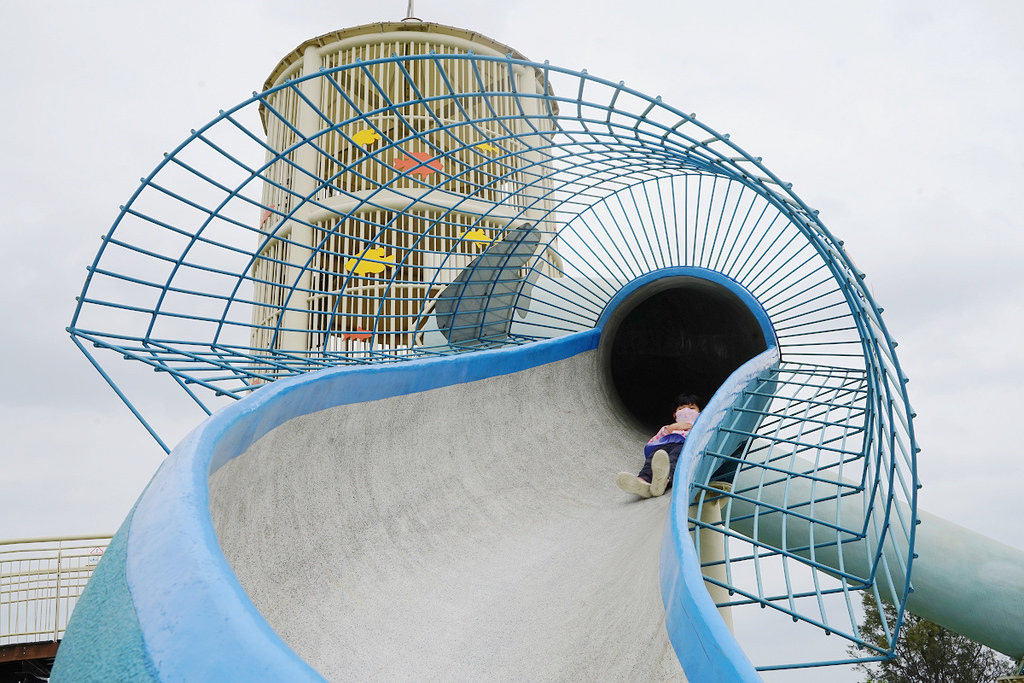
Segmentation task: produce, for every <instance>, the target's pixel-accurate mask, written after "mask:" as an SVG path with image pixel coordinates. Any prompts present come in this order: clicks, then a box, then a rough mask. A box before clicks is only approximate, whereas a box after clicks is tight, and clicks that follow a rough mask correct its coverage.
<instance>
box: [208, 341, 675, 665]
mask: <svg viewBox="0 0 1024 683" xmlns="http://www.w3.org/2000/svg"><path fill="white" fill-rule="evenodd" d="M646 437H647V435H645V434H643V433H641V432H639V431H637V430H636V429H635V428H634V427H632V426H631V425H629V424H627V423H626V422H625V421H624V420H623V419H621V418H620V417H619V416H618V414H617V413H616V411H615V409H614V408H613V407H612V405H611V403H610V401H609V399H608V397H607V395H606V390H605V388H604V385H603V383H602V382H601V380H600V377H599V372H598V367H597V361H596V352H594V351H590V352H586V353H583V354H580V355H578V356H575V357H572V358H569V359H567V360H563V361H559V362H556V363H551V364H548V365H543V366H540V367H537V368H533V369H530V370H525V371H522V372H518V373H515V374H511V375H503V376H498V377H494V378H490V379H485V380H480V381H476V382H471V383H467V384H458V385H454V386H450V387H444V388H440V389H433V390H430V391H425V392H421V393H415V394H408V395H403V396H397V397H394V398H388V399H383V400H378V401H371V402H366V403H359V404H354V405H345V406H338V407H335V408H331V409H328V410H323V411H320V412H317V413H313V414H311V415H307V416H304V417H299V418H295V419H293V420H291V421H289V422H287V423H285V424H283V425H281V426H280V427H278V428H277V429H275V430H273V431H272V432H270V433H268V434H267V435H266V436H264V437H263V438H262V439H260V440H259V441H258V442H257V443H256V444H255V445H253V446H252V447H251V448H250V449H249V450H248V451H247V452H246V453H245V454H243V455H241V456H239V457H238V458H235V459H234V460H232V461H231V462H229V463H228V464H227V465H225V466H224V467H222V468H221V469H220V470H218V471H217V472H216V473H215V474H214V475H213V477H212V478H211V481H210V495H211V509H212V513H213V519H214V524H215V528H216V530H217V534H218V538H219V540H220V543H221V546H222V548H223V550H224V553H225V555H226V557H227V558H228V561H229V562H230V563H231V565H232V567H233V569H234V570H235V572H236V574H237V575H238V578H239V580H240V581H241V583H242V585H243V586H244V587H245V589H246V591H247V593H248V594H249V596H250V597H251V599H252V600H253V602H254V604H255V605H256V607H257V608H258V609H259V610H260V612H261V613H262V614H263V615H264V617H265V618H266V619H267V621H268V622H269V624H270V625H271V626H272V627H273V628H274V629H275V630H276V631H277V632H278V633H279V634H280V635H281V636H282V637H283V638H284V640H285V641H286V642H287V643H288V645H289V646H290V647H292V648H293V649H294V650H295V651H296V652H297V653H298V655H299V656H301V657H302V658H303V659H305V660H306V661H307V662H309V663H310V665H312V666H313V667H314V668H315V669H317V670H318V671H319V672H320V673H321V674H322V675H323V676H324V677H326V678H327V679H328V680H331V681H358V680H387V681H470V680H472V681H481V680H487V681H524V680H526V681H583V680H587V681H661V680H672V681H681V680H685V678H684V676H683V673H682V669H681V667H680V665H679V663H678V660H677V659H676V656H675V653H674V651H673V650H672V646H671V644H670V643H669V640H668V635H667V633H666V631H665V613H664V609H663V606H662V601H661V595H660V588H659V579H658V555H659V548H660V545H661V538H662V533H663V527H664V520H665V515H666V512H667V510H668V504H669V500H670V494H668V495H666V496H664V497H662V498H660V499H650V500H638V499H634V498H633V497H631V496H629V495H627V494H625V493H623V492H621V491H620V490H619V489H618V488H617V487H616V486H615V483H614V478H615V474H616V472H618V471H620V470H636V469H638V468H639V465H640V463H641V458H642V455H641V449H642V445H643V443H644V441H645V439H646Z"/></svg>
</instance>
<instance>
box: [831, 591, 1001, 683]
mask: <svg viewBox="0 0 1024 683" xmlns="http://www.w3.org/2000/svg"><path fill="white" fill-rule="evenodd" d="M863 605H864V623H863V624H862V625H861V637H862V638H863V639H864V640H865V641H866V642H870V643H875V644H877V645H878V646H879V647H881V648H882V649H886V648H887V647H888V639H887V638H886V636H885V629H884V628H883V624H882V616H883V615H880V614H879V613H878V608H877V607H876V606H875V602H874V600H872V599H871V598H870V596H869V594H868V593H865V594H864V597H863ZM884 612H885V614H884V617H885V620H886V622H887V623H888V624H889V629H890V630H891V629H892V626H893V625H894V624H895V623H896V608H895V607H893V606H892V605H889V604H886V605H885V606H884ZM848 653H849V654H850V655H852V656H854V657H858V656H860V657H863V656H864V654H865V652H864V650H858V649H857V648H856V647H851V648H849V649H848ZM855 668H856V669H858V670H860V671H863V672H864V673H865V674H867V678H866V679H865V683H991V682H992V681H994V680H995V679H996V678H998V677H999V676H1006V675H1008V674H1010V673H1011V672H1012V670H1013V662H1012V661H1011V660H1010V659H1008V658H1006V657H1003V656H1002V655H1000V654H998V653H996V652H995V651H993V650H991V649H989V648H987V647H985V646H984V645H981V644H979V643H976V642H974V641H973V640H971V639H970V638H965V637H964V636H961V635H959V634H956V633H953V632H952V631H949V630H947V629H945V628H943V627H941V626H939V625H937V624H933V623H932V622H930V621H926V620H925V619H921V618H919V617H917V616H915V615H913V614H910V613H909V612H907V613H905V615H904V620H903V628H902V629H901V631H900V638H899V641H898V643H897V645H896V657H895V659H891V660H889V661H886V662H866V663H862V664H858V665H857V666H856V667H855Z"/></svg>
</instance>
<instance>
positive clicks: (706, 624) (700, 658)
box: [660, 348, 779, 683]
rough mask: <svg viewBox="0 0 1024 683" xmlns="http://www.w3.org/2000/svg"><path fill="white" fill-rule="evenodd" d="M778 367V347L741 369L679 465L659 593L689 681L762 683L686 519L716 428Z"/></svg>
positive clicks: (702, 420)
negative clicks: (721, 606) (712, 589)
mask: <svg viewBox="0 0 1024 683" xmlns="http://www.w3.org/2000/svg"><path fill="white" fill-rule="evenodd" d="M778 363H779V350H778V348H769V349H767V350H766V351H764V352H762V353H761V354H759V355H757V356H755V357H754V358H752V359H750V360H749V361H747V362H746V363H744V364H743V365H741V366H740V367H739V368H737V369H736V370H735V371H734V372H733V373H732V374H731V375H730V376H729V378H728V379H727V380H726V381H725V383H723V384H722V386H721V388H719V390H718V391H717V392H715V395H714V396H713V397H712V398H711V400H710V401H709V402H708V404H707V405H706V406H705V407H704V410H703V412H701V414H700V417H698V418H697V421H696V422H695V423H694V425H693V429H692V430H690V434H689V436H688V437H687V439H686V443H685V444H684V445H683V450H682V452H681V453H680V455H679V461H678V463H677V465H676V472H675V480H674V483H673V487H672V490H673V491H675V492H676V493H675V494H674V495H673V496H672V504H671V506H670V507H669V514H668V519H667V520H666V523H665V532H664V536H663V537H662V546H661V563H660V568H661V594H662V599H663V600H664V602H665V627H666V629H667V630H668V634H669V640H671V641H672V646H673V648H675V651H676V655H677V656H678V657H679V661H680V662H682V663H683V669H684V670H685V671H686V675H687V677H688V678H689V679H690V680H694V681H702V682H703V681H721V682H722V683H725V682H726V681H743V682H744V683H755V682H759V681H761V677H760V676H759V675H758V673H757V670H756V669H755V668H754V665H753V664H751V662H750V660H749V659H748V658H747V656H746V654H745V653H744V652H743V649H742V648H741V647H740V645H739V643H738V642H737V641H736V638H735V636H733V634H732V632H731V631H730V630H729V627H728V626H727V625H726V623H725V620H724V619H722V616H721V615H720V614H719V612H718V608H717V607H716V606H715V603H714V602H713V601H712V600H711V596H710V595H709V594H708V592H707V589H706V588H705V587H704V577H703V575H702V573H701V568H700V564H699V562H698V561H697V551H696V548H695V547H694V545H693V540H692V538H691V537H690V532H689V523H688V521H687V520H688V518H689V504H690V489H691V484H692V482H693V477H694V474H695V472H696V470H697V465H698V464H699V463H700V460H701V455H702V454H703V453H704V451H705V449H706V448H707V446H708V444H709V443H710V441H711V438H712V437H713V436H714V434H715V428H716V427H717V426H718V425H719V424H720V423H721V422H722V421H723V420H724V419H725V418H726V416H727V415H728V413H729V408H730V407H731V406H732V405H733V404H734V403H735V402H736V400H737V399H739V398H740V397H742V396H743V391H744V390H745V389H746V388H747V387H748V386H750V385H751V384H753V383H755V382H757V381H758V379H759V378H760V376H761V374H762V373H763V372H764V371H765V370H767V369H768V368H771V367H773V366H775V365H777V364H778ZM684 492H685V493H684ZM698 617H699V618H698Z"/></svg>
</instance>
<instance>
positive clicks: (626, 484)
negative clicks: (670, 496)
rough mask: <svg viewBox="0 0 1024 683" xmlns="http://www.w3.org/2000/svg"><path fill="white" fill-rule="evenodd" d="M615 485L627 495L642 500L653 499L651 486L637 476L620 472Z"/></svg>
mask: <svg viewBox="0 0 1024 683" xmlns="http://www.w3.org/2000/svg"><path fill="white" fill-rule="evenodd" d="M615 483H616V484H618V485H619V488H620V489H622V490H623V491H625V492H626V493H632V494H633V495H635V496H640V497H641V498H650V497H651V485H650V484H648V483H647V482H646V481H644V480H643V479H641V478H640V477H638V476H636V475H635V474H630V473H629V472H619V474H618V476H617V477H615Z"/></svg>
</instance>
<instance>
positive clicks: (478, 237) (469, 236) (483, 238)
mask: <svg viewBox="0 0 1024 683" xmlns="http://www.w3.org/2000/svg"><path fill="white" fill-rule="evenodd" d="M462 239H464V240H466V241H467V242H476V243H477V244H478V246H481V247H484V248H486V247H487V245H489V244H490V243H491V242H493V241H494V240H492V239H491V238H490V237H488V236H487V233H486V232H484V231H483V230H481V229H480V228H473V229H472V230H467V231H466V232H464V233H462Z"/></svg>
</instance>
